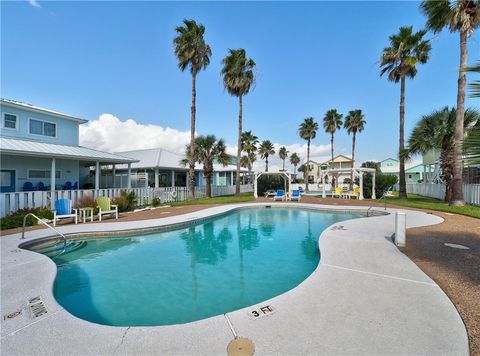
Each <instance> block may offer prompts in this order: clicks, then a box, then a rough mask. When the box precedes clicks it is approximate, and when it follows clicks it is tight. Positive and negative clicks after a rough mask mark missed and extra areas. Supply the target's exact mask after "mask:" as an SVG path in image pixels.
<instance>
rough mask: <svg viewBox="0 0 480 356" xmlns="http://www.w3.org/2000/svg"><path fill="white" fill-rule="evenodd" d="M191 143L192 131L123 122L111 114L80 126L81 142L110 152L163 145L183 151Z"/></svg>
mask: <svg viewBox="0 0 480 356" xmlns="http://www.w3.org/2000/svg"><path fill="white" fill-rule="evenodd" d="M189 142H190V131H179V130H176V129H172V128H170V127H165V128H164V127H162V126H158V125H143V124H140V123H137V122H136V121H135V120H131V119H129V120H126V121H121V120H120V119H118V118H117V117H115V116H113V115H111V114H102V115H100V117H99V119H98V120H93V121H90V122H88V123H87V124H84V125H80V145H82V146H86V147H90V148H93V149H97V150H100V151H107V152H121V151H133V150H139V149H146V148H156V147H161V148H165V149H167V150H169V151H172V152H176V153H178V154H183V153H184V150H185V145H186V144H187V143H189Z"/></svg>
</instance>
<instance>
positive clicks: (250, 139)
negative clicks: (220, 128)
mask: <svg viewBox="0 0 480 356" xmlns="http://www.w3.org/2000/svg"><path fill="white" fill-rule="evenodd" d="M257 145H258V137H257V136H255V135H254V134H252V131H244V132H242V139H241V150H242V152H245V153H246V156H244V157H246V161H245V163H247V165H246V166H245V167H244V168H248V173H249V174H250V175H251V174H252V166H253V163H254V162H255V161H256V159H257V155H256V154H255V153H256V152H257V151H258V147H257ZM240 163H241V162H240Z"/></svg>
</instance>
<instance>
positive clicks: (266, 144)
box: [258, 140, 275, 172]
mask: <svg viewBox="0 0 480 356" xmlns="http://www.w3.org/2000/svg"><path fill="white" fill-rule="evenodd" d="M258 153H260V157H261V158H262V159H264V160H265V172H268V157H270V156H272V155H274V154H275V149H274V148H273V143H271V142H270V141H269V140H265V141H263V142H262V143H261V144H260V147H259V148H258Z"/></svg>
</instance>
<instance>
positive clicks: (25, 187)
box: [23, 182, 35, 192]
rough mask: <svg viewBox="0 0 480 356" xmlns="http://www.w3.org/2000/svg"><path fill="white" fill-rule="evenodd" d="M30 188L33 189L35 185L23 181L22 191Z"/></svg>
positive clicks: (27, 190)
mask: <svg viewBox="0 0 480 356" xmlns="http://www.w3.org/2000/svg"><path fill="white" fill-rule="evenodd" d="M32 190H35V187H34V186H33V184H32V182H25V183H23V191H24V192H31V191H32Z"/></svg>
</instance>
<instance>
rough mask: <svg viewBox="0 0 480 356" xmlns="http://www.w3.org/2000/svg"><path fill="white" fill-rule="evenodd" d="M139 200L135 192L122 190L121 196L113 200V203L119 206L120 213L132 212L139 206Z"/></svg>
mask: <svg viewBox="0 0 480 356" xmlns="http://www.w3.org/2000/svg"><path fill="white" fill-rule="evenodd" d="M137 200H138V199H137V196H136V195H135V193H134V192H127V191H126V190H122V191H121V192H120V196H119V197H117V198H115V199H113V203H114V204H117V205H118V211H132V210H133V209H135V208H136V206H137Z"/></svg>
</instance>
